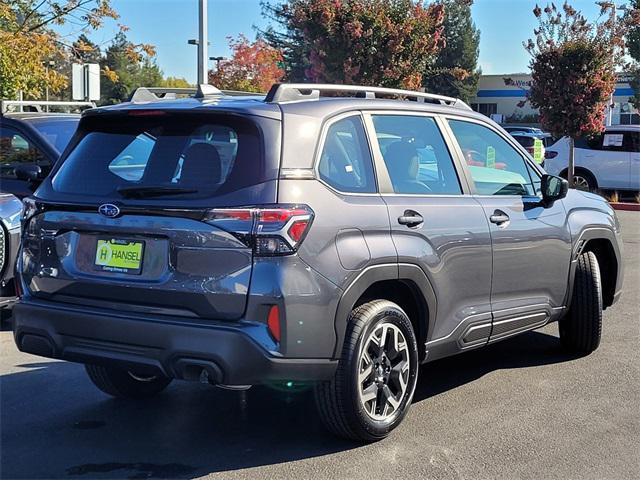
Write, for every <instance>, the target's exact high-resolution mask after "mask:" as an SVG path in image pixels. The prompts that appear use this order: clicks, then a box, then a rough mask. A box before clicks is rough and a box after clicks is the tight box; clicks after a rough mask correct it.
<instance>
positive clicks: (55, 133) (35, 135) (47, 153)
mask: <svg viewBox="0 0 640 480" xmlns="http://www.w3.org/2000/svg"><path fill="white" fill-rule="evenodd" d="M50 103H51V102H50ZM53 103H54V104H55V107H56V108H58V109H67V110H70V109H72V108H80V107H85V108H86V107H87V106H90V105H91V104H90V103H87V102H53ZM43 105H44V106H48V104H47V102H11V101H2V106H1V108H0V184H2V191H3V192H9V193H12V194H14V195H16V196H17V197H18V198H24V197H26V196H28V195H31V194H32V193H33V192H34V191H35V189H36V188H37V187H38V185H39V184H40V182H41V181H42V180H43V179H44V178H45V177H46V176H47V175H48V173H49V172H50V171H51V168H52V167H53V165H54V163H55V162H56V161H57V160H58V158H59V157H60V154H61V153H62V152H63V151H64V149H65V148H66V146H67V144H68V143H69V140H71V137H72V136H73V134H74V133H75V131H76V127H77V126H78V122H79V121H80V115H79V114H78V113H59V112H56V113H54V112H48V111H43V110H44V107H43ZM19 109H22V110H23V111H15V110H19ZM12 110H13V111H12ZM24 110H30V111H24Z"/></svg>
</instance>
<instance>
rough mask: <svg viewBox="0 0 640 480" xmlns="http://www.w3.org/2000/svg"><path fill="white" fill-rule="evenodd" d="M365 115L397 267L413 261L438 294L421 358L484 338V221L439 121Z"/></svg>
mask: <svg viewBox="0 0 640 480" xmlns="http://www.w3.org/2000/svg"><path fill="white" fill-rule="evenodd" d="M366 118H367V120H368V127H369V133H370V137H371V138H372V139H374V141H373V142H372V144H373V151H374V156H375V157H376V166H377V173H378V181H379V185H380V192H381V194H382V198H383V199H384V201H385V202H386V204H387V206H388V211H389V218H390V223H391V235H392V239H393V242H394V245H395V247H396V250H397V252H398V261H399V263H400V268H401V269H402V268H403V265H417V266H418V267H420V268H421V269H422V270H423V271H424V273H425V274H426V275H427V277H428V279H429V281H430V283H431V285H432V287H433V289H434V292H435V297H436V299H437V306H435V307H433V306H432V308H436V315H435V321H434V322H433V325H429V331H428V332H427V345H426V348H427V352H428V358H429V359H430V360H431V359H434V358H437V357H440V356H443V355H447V354H450V353H454V352H455V351H457V350H460V349H465V348H472V347H476V346H481V345H485V344H486V343H487V341H488V338H489V334H490V330H491V307H490V287H491V246H490V237H489V228H488V226H487V221H486V219H485V216H484V213H483V209H482V207H481V206H480V204H478V202H477V201H476V200H475V199H474V198H473V197H472V196H471V195H469V192H468V187H467V185H466V183H465V182H464V181H461V179H460V178H459V177H458V175H457V173H456V167H455V164H454V160H453V158H452V155H451V154H450V153H449V150H448V149H447V146H446V144H445V141H444V139H443V136H442V133H441V130H440V127H439V122H440V120H438V119H436V118H434V117H433V116H428V115H421V114H418V113H407V114H400V113H398V112H393V113H384V112H380V113H371V114H370V115H367V116H366Z"/></svg>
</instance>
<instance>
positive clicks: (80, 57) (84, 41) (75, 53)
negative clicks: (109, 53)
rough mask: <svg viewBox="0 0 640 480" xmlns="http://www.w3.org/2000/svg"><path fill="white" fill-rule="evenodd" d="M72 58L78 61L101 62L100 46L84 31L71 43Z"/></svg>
mask: <svg viewBox="0 0 640 480" xmlns="http://www.w3.org/2000/svg"><path fill="white" fill-rule="evenodd" d="M70 53H71V60H72V61H73V62H77V63H100V60H101V54H100V47H98V45H96V44H95V43H94V42H92V41H91V40H89V37H87V36H86V35H85V34H84V33H82V34H80V36H79V37H78V39H77V40H76V41H75V42H73V44H72V45H71V52H70Z"/></svg>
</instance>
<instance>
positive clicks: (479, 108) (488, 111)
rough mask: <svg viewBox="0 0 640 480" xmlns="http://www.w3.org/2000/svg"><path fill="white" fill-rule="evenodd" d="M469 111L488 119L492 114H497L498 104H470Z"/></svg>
mask: <svg viewBox="0 0 640 480" xmlns="http://www.w3.org/2000/svg"><path fill="white" fill-rule="evenodd" d="M471 109H472V110H474V111H476V112H478V113H481V114H483V115H486V116H487V117H490V116H491V115H493V114H494V113H498V104H497V103H472V104H471Z"/></svg>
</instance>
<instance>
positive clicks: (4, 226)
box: [0, 192, 22, 309]
mask: <svg viewBox="0 0 640 480" xmlns="http://www.w3.org/2000/svg"><path fill="white" fill-rule="evenodd" d="M21 215H22V202H21V201H20V200H18V199H17V198H16V197H14V196H13V195H11V194H10V193H2V192H0V309H4V308H6V307H8V306H10V305H11V304H12V303H13V301H14V300H15V299H16V289H15V283H14V267H15V260H16V254H17V252H18V247H19V245H20V217H21Z"/></svg>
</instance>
